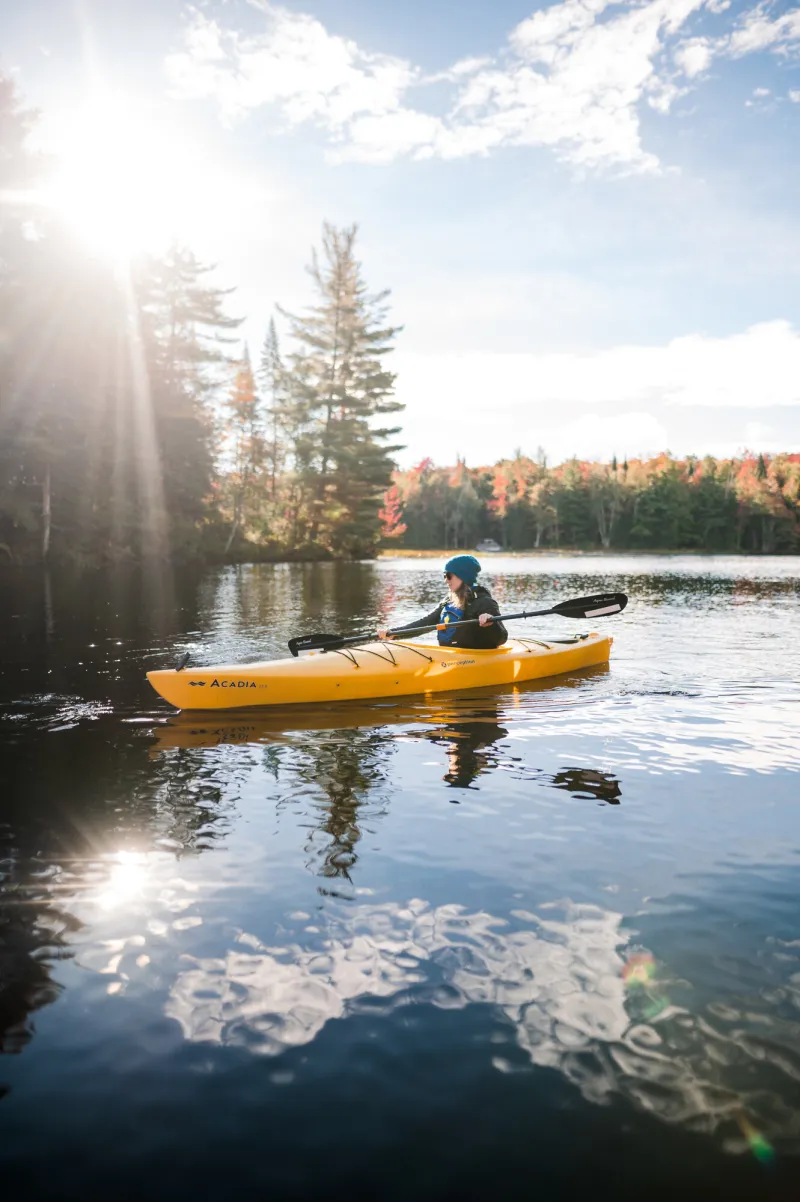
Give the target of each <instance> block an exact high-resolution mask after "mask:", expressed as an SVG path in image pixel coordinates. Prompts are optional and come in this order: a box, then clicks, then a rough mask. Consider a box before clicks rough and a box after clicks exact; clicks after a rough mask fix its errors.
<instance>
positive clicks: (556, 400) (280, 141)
mask: <svg viewBox="0 0 800 1202" xmlns="http://www.w3.org/2000/svg"><path fill="white" fill-rule="evenodd" d="M0 71H3V72H4V73H6V74H10V75H11V76H12V77H13V78H14V80H15V81H16V83H17V85H18V88H19V91H20V94H21V96H22V97H23V99H24V100H25V101H26V102H27V103H28V104H30V105H33V106H35V107H36V108H37V109H38V110H39V112H40V114H41V117H40V124H39V127H38V130H37V133H36V138H37V145H39V146H40V147H41V148H42V149H44V150H46V151H47V152H48V154H50V155H52V156H53V159H54V161H58V162H60V163H61V164H62V166H61V176H60V179H61V183H60V185H59V187H60V191H59V192H58V196H59V197H60V203H62V205H63V206H64V207H65V208H69V211H70V213H71V215H72V216H73V217H74V218H75V221H76V226H77V227H79V228H81V229H82V230H83V232H84V233H85V236H86V240H87V253H108V252H111V251H113V250H114V249H115V248H116V249H117V250H118V249H119V246H120V245H121V243H123V242H124V241H125V239H126V237H128V238H130V235H131V231H133V232H135V233H136V235H137V236H138V237H140V238H141V239H143V240H146V238H147V236H149V235H152V236H155V234H156V232H157V231H158V230H159V228H163V227H164V223H165V222H166V221H167V220H169V222H170V225H171V228H172V229H173V230H174V231H176V232H178V233H179V234H180V235H181V236H182V237H184V238H185V239H186V240H187V241H188V242H189V243H190V244H191V245H192V246H193V247H194V248H195V249H196V251H197V252H198V253H199V254H200V255H201V256H202V257H203V258H204V259H205V260H206V261H209V262H215V263H216V264H217V265H218V266H217V272H216V275H217V278H218V279H219V280H220V282H221V283H223V284H225V285H226V286H230V287H235V288H236V291H235V293H233V294H232V296H231V300H230V305H229V307H230V308H231V310H232V311H233V312H234V313H236V314H238V315H241V316H243V317H244V318H245V323H244V326H243V335H244V337H245V338H246V339H247V340H248V342H249V344H250V347H251V351H252V353H253V356H254V357H257V355H258V349H259V345H260V343H261V341H262V340H263V337H264V333H265V330H266V326H267V323H268V321H269V317H270V315H271V313H272V312H273V309H274V306H275V304H276V302H278V303H280V304H282V305H283V306H284V307H286V308H288V309H290V310H298V309H302V308H303V306H304V305H306V304H307V303H309V302H310V300H311V299H312V294H311V291H310V281H309V278H308V275H307V273H306V271H305V268H306V265H307V263H308V260H309V257H310V251H311V247H312V246H313V245H314V244H315V243H318V242H319V235H320V229H321V226H322V223H323V221H331V222H333V223H335V224H338V225H345V224H350V223H352V222H357V223H358V225H359V230H360V234H359V246H360V258H361V261H362V264H363V270H364V275H365V278H366V280H367V283H368V284H369V285H370V287H371V288H374V289H375V290H379V289H383V288H389V289H390V290H391V314H392V319H393V321H394V322H396V323H397V324H398V325H400V326H402V327H403V328H402V332H401V333H400V334H399V335H398V338H397V342H396V351H395V353H394V355H393V369H394V370H395V371H396V372H397V373H398V379H397V395H398V398H399V399H400V400H402V401H403V402H404V403H405V405H406V410H405V413H404V414H403V415H402V422H403V438H402V441H403V442H405V444H406V447H405V450H404V451H403V452H402V453H401V455H400V461H401V463H403V464H410V463H414V462H418V461H419V460H420V459H422V458H423V457H424V456H427V455H430V456H431V457H432V458H433V459H434V460H436V461H437V462H440V463H450V462H453V461H454V460H455V458H456V456H457V455H460V456H462V457H463V458H465V459H466V461H467V463H469V464H471V465H473V466H475V465H479V464H483V463H489V462H492V461H494V460H496V459H498V458H500V457H502V456H505V455H510V454H512V453H513V452H514V451H515V450H517V449H521V450H522V451H523V452H525V453H527V454H534V453H536V451H537V448H540V447H541V448H542V449H544V451H545V452H546V453H547V455H548V457H549V459H550V460H551V461H553V462H556V461H559V460H561V459H564V458H566V457H568V456H570V455H572V454H577V455H579V456H581V457H585V458H592V459H605V458H610V457H611V455H613V454H616V455H617V456H618V457H619V458H620V459H622V458H623V457H626V456H627V457H628V458H632V457H634V456H639V455H648V454H655V453H657V452H659V451H662V450H670V451H672V452H673V453H674V454H678V455H684V454H687V453H694V454H698V455H704V454H709V453H710V454H716V455H731V454H736V453H741V452H742V451H743V450H744V449H745V448H748V449H751V450H754V451H778V450H792V451H800V204H799V203H798V198H799V197H800V8H798V7H792V6H791V5H786V4H781V3H774V4H769V3H752V2H751V0H744V2H735V0H639V2H637V3H627V2H626V3H610V2H609V0H560V2H556V3H549V4H541V5H537V6H533V5H532V4H531V3H530V0H527V2H523V0H492V3H486V0H403V3H402V4H400V3H397V2H396V0H392V2H389V0H337V2H335V3H334V0H297V2H296V3H294V2H292V3H285V4H273V3H268V2H265V0H198V2H197V3H195V4H193V5H187V4H184V3H181V2H180V0H26V2H25V3H24V4H14V5H11V4H6V5H2V6H0Z"/></svg>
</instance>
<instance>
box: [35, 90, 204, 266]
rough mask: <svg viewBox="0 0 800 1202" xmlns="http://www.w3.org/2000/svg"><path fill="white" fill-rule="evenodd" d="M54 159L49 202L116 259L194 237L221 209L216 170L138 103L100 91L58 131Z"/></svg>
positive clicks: (101, 250) (47, 194)
mask: <svg viewBox="0 0 800 1202" xmlns="http://www.w3.org/2000/svg"><path fill="white" fill-rule="evenodd" d="M54 159H55V161H56V166H55V168H54V171H53V174H52V176H51V179H50V181H49V183H48V185H47V186H46V188H45V202H46V204H47V205H48V207H50V208H51V209H53V210H54V211H55V212H57V213H59V214H60V215H61V217H62V218H63V219H64V220H65V221H66V222H67V224H68V225H69V226H70V227H71V228H72V229H73V230H74V232H75V233H76V234H77V235H78V236H79V237H80V238H81V240H82V241H83V242H84V243H85V244H86V246H87V247H89V248H90V249H92V250H94V251H95V252H97V253H100V254H103V255H106V256H109V257H111V258H113V259H115V260H117V261H123V262H124V261H127V260H129V259H130V258H132V257H133V256H135V255H137V254H141V253H144V252H157V251H159V250H161V249H163V248H164V247H165V246H166V245H167V244H168V243H169V242H170V241H171V240H172V239H177V240H179V241H189V240H190V239H192V238H196V237H197V236H198V234H201V235H202V233H203V232H205V231H207V230H208V229H209V228H210V227H211V225H212V223H213V221H214V220H215V219H216V217H217V216H218V214H217V207H218V205H219V204H220V201H221V196H222V194H221V188H220V173H219V171H218V169H216V168H215V166H214V165H212V164H211V163H210V162H209V161H208V160H207V159H206V158H205V157H204V156H203V155H202V154H200V153H199V152H198V151H197V149H196V148H195V147H193V146H192V145H191V144H190V141H189V139H188V138H187V137H186V136H185V134H183V133H182V132H181V131H176V130H174V129H169V128H167V127H163V126H161V125H160V124H159V123H158V122H157V121H156V120H155V119H152V118H151V119H147V117H146V115H143V114H140V113H137V112H136V106H135V105H134V104H133V103H130V104H127V105H126V104H124V103H123V102H122V101H121V100H119V99H117V98H114V97H112V96H103V97H101V98H95V100H94V101H93V103H92V104H91V105H90V106H87V107H86V108H85V109H83V110H82V111H81V112H80V113H79V114H78V115H77V116H76V117H75V118H74V119H73V120H72V121H71V122H70V123H69V124H68V125H66V126H65V127H63V128H62V129H61V130H60V131H59V134H58V137H57V139H56V144H55V147H54Z"/></svg>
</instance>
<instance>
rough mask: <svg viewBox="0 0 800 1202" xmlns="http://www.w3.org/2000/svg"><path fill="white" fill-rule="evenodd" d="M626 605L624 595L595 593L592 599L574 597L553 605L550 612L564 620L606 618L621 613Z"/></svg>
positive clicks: (626, 599) (626, 601)
mask: <svg viewBox="0 0 800 1202" xmlns="http://www.w3.org/2000/svg"><path fill="white" fill-rule="evenodd" d="M627 604H628V598H627V596H626V595H625V593H596V594H595V595H594V596H593V597H576V598H575V599H574V600H572V601H562V602H561V604H560V605H554V606H553V610H552V612H553V613H554V614H561V616H562V617H564V618H606V617H610V616H611V615H612V614H619V613H622V611H623V609H624V608H625V606H626V605H627Z"/></svg>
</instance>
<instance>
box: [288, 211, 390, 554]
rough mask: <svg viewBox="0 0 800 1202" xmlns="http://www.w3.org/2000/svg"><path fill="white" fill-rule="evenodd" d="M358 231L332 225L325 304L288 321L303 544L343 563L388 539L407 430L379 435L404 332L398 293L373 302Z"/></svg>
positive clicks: (320, 278) (314, 270)
mask: <svg viewBox="0 0 800 1202" xmlns="http://www.w3.org/2000/svg"><path fill="white" fill-rule="evenodd" d="M356 233H357V227H356V226H352V227H350V228H349V229H343V230H337V229H335V228H334V227H333V226H330V225H327V224H326V225H325V226H324V227H323V234H322V262H320V259H319V257H318V256H317V254H316V252H315V253H314V255H313V257H312V262H311V267H310V274H311V277H312V279H313V281H314V284H315V287H316V290H317V293H318V298H319V299H318V303H317V304H316V305H315V306H314V307H313V308H312V309H310V310H309V312H308V313H306V314H305V315H304V316H292V315H291V314H285V316H286V317H287V318H288V320H289V323H290V330H291V334H292V337H293V339H294V341H295V344H296V347H297V349H296V350H295V351H294V352H293V353H292V355H291V356H290V358H289V364H290V368H291V372H290V376H289V380H290V389H289V403H290V408H291V410H292V413H293V421H294V425H295V427H296V428H297V429H298V430H299V431H301V432H302V433H301V435H300V436H298V438H297V439H296V445H295V468H296V474H297V478H298V482H299V485H300V492H301V499H300V509H301V511H302V524H303V525H304V527H305V529H304V531H303V534H304V535H305V538H306V540H307V541H309V542H311V543H320V544H322V545H323V546H325V547H327V548H328V549H329V550H331V551H333V552H334V553H339V554H342V553H343V554H348V555H353V556H357V555H362V554H368V553H370V552H371V551H372V549H373V548H374V547H375V545H376V543H377V540H378V538H379V532H380V519H379V517H378V512H379V510H380V507H381V500H382V497H383V494H384V491H385V489H386V488H387V486H388V484H389V482H390V479H391V471H392V466H393V465H392V459H391V456H392V453H393V452H394V451H396V450H399V449H400V448H399V447H397V446H393V445H391V444H390V439H391V438H392V437H393V436H394V435H395V434H397V432H398V428H397V427H383V426H376V425H374V424H373V423H374V421H375V419H376V418H380V417H383V416H384V415H386V414H390V413H396V412H398V411H399V410H400V409H401V408H402V405H400V404H399V402H397V401H396V400H395V399H394V397H393V389H394V381H395V377H394V375H393V374H392V373H391V372H389V371H387V369H386V368H385V366H384V363H383V359H384V356H385V355H387V354H388V353H389V352H390V350H391V349H392V348H391V343H392V340H393V339H394V337H395V335H396V334H397V333H398V330H397V328H395V327H392V326H389V325H387V323H386V319H387V308H386V299H387V297H388V292H382V293H378V294H371V293H369V292H368V291H367V288H366V285H365V284H364V282H363V280H362V277H361V268H360V264H359V263H358V262H357V260H356V258H355V254H354V245H355V239H356Z"/></svg>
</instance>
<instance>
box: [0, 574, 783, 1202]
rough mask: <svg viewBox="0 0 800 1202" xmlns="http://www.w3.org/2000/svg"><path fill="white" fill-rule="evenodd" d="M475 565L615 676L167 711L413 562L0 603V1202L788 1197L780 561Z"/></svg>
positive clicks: (65, 587)
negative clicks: (206, 668)
mask: <svg viewBox="0 0 800 1202" xmlns="http://www.w3.org/2000/svg"><path fill="white" fill-rule="evenodd" d="M491 567H492V572H491V574H490V579H491V583H492V585H493V587H494V589H495V591H496V593H497V595H498V596H499V597H500V598H501V599H502V600H503V601H505V602H506V603H507V604H508V605H511V606H518V605H519V603H521V602H523V601H537V602H546V601H547V600H548V599H550V598H553V599H554V600H556V599H563V598H565V597H567V596H569V595H570V594H580V593H587V592H591V591H595V590H599V589H601V588H602V589H606V588H615V589H616V588H624V589H626V591H628V592H629V593H630V595H631V598H632V600H631V604H630V606H629V608H628V610H627V611H626V613H625V614H624V615H622V617H620V618H615V619H608V620H607V628H608V629H609V630H610V631H613V633H614V635H615V639H616V642H615V647H614V657H613V659H612V663H611V667H610V670H608V671H606V670H594V671H591V672H587V673H583V674H579V675H575V676H574V677H569V678H560V679H557V680H554V681H550V682H545V683H540V684H538V685H537V686H535V687H530V688H524V687H523V688H522V689H518V690H515V691H514V692H510V693H500V694H492V693H487V694H483V693H474V694H469V693H466V694H461V695H453V696H451V697H444V698H440V699H437V700H436V701H435V702H432V703H429V704H426V703H425V702H424V701H423V700H421V699H408V700H406V701H404V702H401V703H388V702H386V703H383V704H380V703H377V704H374V705H359V706H357V707H355V708H353V707H351V708H349V709H347V708H342V709H337V708H335V707H329V708H327V709H325V710H316V711H315V710H313V709H305V710H302V711H299V712H297V713H296V714H290V713H289V712H284V714H283V715H282V716H281V715H278V716H276V715H269V714H267V715H264V714H262V715H261V716H259V715H258V714H257V713H256V714H253V713H252V712H251V713H244V714H243V713H241V712H240V713H238V714H233V715H216V716H212V717H210V719H209V720H205V719H203V718H197V717H195V718H194V719H191V718H186V717H179V718H175V717H172V716H170V711H169V710H168V707H166V705H164V704H162V703H161V702H159V701H158V699H157V698H156V697H155V696H154V695H153V694H152V693H151V692H150V691H149V689H148V686H147V684H146V682H144V680H143V675H144V672H145V670H146V669H147V668H150V667H153V666H161V665H164V664H169V663H170V662H171V660H172V658H173V657H174V656H175V655H176V654H177V653H178V652H179V651H181V650H183V649H187V648H191V650H192V652H193V655H194V656H195V659H196V661H197V662H201V663H214V662H219V661H225V660H227V661H230V660H242V661H244V660H246V659H247V658H265V657H268V656H271V655H274V654H282V653H283V652H284V648H285V642H286V639H287V637H288V636H289V635H290V634H292V633H297V632H303V631H309V630H312V629H315V628H316V629H318V628H320V627H322V628H326V627H327V628H330V629H334V630H336V629H345V630H357V629H359V628H360V627H361V626H362V624H371V623H373V622H374V621H375V620H376V619H378V618H379V619H380V620H381V621H382V622H385V621H386V620H387V619H395V618H397V619H399V618H401V617H403V616H406V615H410V614H412V613H415V612H417V611H418V610H419V607H420V605H429V603H431V602H433V601H435V600H436V599H437V598H438V596H439V595H440V591H441V584H440V580H439V577H438V572H437V571H436V570H435V569H437V568H438V564H437V565H434V564H433V563H428V562H419V561H417V562H394V563H392V562H386V563H381V564H378V565H352V566H344V567H331V566H323V567H317V566H314V567H288V566H279V567H275V568H241V569H226V570H221V571H218V572H212V573H209V574H208V575H206V576H204V577H203V578H202V579H200V580H197V581H193V580H189V579H183V580H181V581H176V582H173V588H172V591H171V589H170V587H167V583H166V582H163V581H161V582H157V581H152V580H150V581H148V580H141V579H136V578H133V577H125V576H119V577H117V578H114V579H105V578H104V579H99V578H93V579H89V580H87V579H85V578H84V579H83V580H82V581H78V580H70V579H61V578H57V577H54V578H52V579H50V580H43V579H42V578H41V576H39V575H28V576H5V577H2V578H0V662H1V663H2V683H1V684H0V771H1V772H2V798H1V800H0V882H1V883H0V1049H1V1050H2V1052H3V1053H4V1055H2V1056H1V1057H0V1180H2V1183H3V1196H4V1197H9V1198H14V1199H16V1198H26V1199H38V1198H54V1199H55V1198H58V1199H63V1198H80V1199H94V1198H103V1199H109V1198H111V1199H121V1198H125V1199H127V1198H132V1199H133V1198H135V1199H142V1198H147V1199H161V1198H165V1199H166V1198H169V1199H171V1200H178V1202H179V1200H181V1199H184V1198H185V1199H204V1198H214V1199H219V1198H222V1197H229V1196H237V1197H239V1198H241V1199H250V1198H268V1197H269V1198H319V1197H321V1196H325V1197H328V1198H330V1197H333V1198H338V1197H344V1196H348V1197H351V1198H387V1199H408V1198H413V1199H415V1200H426V1199H444V1198H459V1199H471V1198H481V1199H486V1198H491V1199H496V1198H514V1199H517V1198H526V1197H530V1196H535V1197H539V1198H543V1199H551V1198H573V1197H574V1198H577V1197H584V1196H585V1194H586V1193H587V1191H591V1192H592V1194H593V1195H596V1194H598V1193H599V1194H600V1195H601V1196H607V1195H608V1194H609V1193H610V1192H611V1191H612V1190H613V1194H614V1196H616V1197H617V1198H620V1199H627V1198H631V1199H633V1198H637V1199H639V1198H656V1197H657V1198H661V1197H664V1198H667V1197H669V1198H675V1197H677V1196H682V1197H683V1198H695V1197H697V1198H700V1197H703V1198H707V1197H709V1196H713V1197H717V1196H720V1197H723V1196H724V1197H726V1198H736V1199H739V1198H742V1199H759V1200H761V1199H765V1198H773V1197H774V1198H776V1199H777V1198H779V1199H784V1198H786V1199H788V1198H797V1197H798V1196H800V1195H798V1192H797V1187H798V1183H800V892H799V891H800V789H798V776H797V770H798V767H800V706H799V703H800V638H798V594H799V593H800V584H799V578H800V563H798V561H797V560H788V559H780V560H769V559H761V560H746V559H730V560H727V559H681V558H665V559H655V558H653V559H638V560H637V559H592V558H589V559H581V560H567V559H550V560H546V559H537V560H529V561H524V560H513V561H512V560H495V561H493V563H492V565H491ZM527 629H528V630H529V632H534V633H536V632H538V633H542V634H545V635H547V634H552V635H555V634H564V633H567V632H569V631H570V630H571V629H572V624H571V623H569V622H564V621H561V622H560V623H559V621H558V620H557V619H552V620H549V621H544V622H539V623H536V624H534V623H531V624H529V626H528V627H527ZM520 633H522V629H520Z"/></svg>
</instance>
